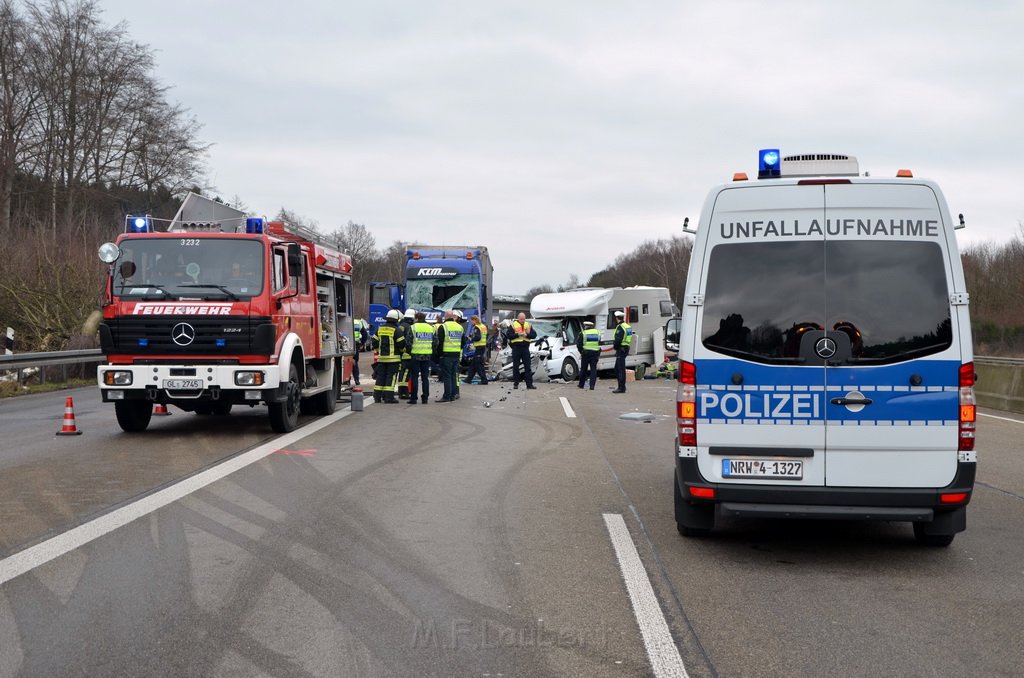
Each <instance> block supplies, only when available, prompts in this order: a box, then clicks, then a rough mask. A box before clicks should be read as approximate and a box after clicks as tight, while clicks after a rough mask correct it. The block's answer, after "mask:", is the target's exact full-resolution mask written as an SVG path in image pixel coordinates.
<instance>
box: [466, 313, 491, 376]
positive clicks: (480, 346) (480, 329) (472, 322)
mask: <svg viewBox="0 0 1024 678" xmlns="http://www.w3.org/2000/svg"><path fill="white" fill-rule="evenodd" d="M466 334H467V335H468V336H469V341H470V343H471V344H472V345H473V349H474V353H473V357H472V358H470V359H469V369H468V370H467V371H466V383H467V384H468V383H470V382H472V381H473V377H475V376H476V375H477V374H479V375H480V385H481V386H486V385H487V370H485V369H484V362H485V361H486V360H487V325H485V324H484V323H482V322H480V316H478V315H471V316H469V326H468V327H467V328H466Z"/></svg>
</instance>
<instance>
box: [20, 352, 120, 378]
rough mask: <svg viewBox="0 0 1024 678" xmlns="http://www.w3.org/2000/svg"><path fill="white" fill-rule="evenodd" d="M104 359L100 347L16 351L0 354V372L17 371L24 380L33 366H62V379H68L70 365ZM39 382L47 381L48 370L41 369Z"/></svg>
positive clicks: (98, 361)
mask: <svg viewBox="0 0 1024 678" xmlns="http://www.w3.org/2000/svg"><path fill="white" fill-rule="evenodd" d="M102 361H103V351H101V350H99V349H98V348H88V349H82V350H78V351H48V352H45V353H15V354H13V355H0V374H3V373H5V372H15V371H16V372H17V379H18V381H19V382H22V381H23V379H24V377H25V374H24V371H25V370H28V369H32V368H42V367H60V368H61V369H60V378H61V380H62V381H67V379H68V365H78V364H84V363H100V362H102ZM39 382H40V383H43V384H45V383H46V370H45V369H41V370H39Z"/></svg>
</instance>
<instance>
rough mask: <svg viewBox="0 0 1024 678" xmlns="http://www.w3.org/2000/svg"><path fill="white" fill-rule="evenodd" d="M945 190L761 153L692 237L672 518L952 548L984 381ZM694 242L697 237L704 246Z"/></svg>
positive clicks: (849, 160)
mask: <svg viewBox="0 0 1024 678" xmlns="http://www.w3.org/2000/svg"><path fill="white" fill-rule="evenodd" d="M962 225H963V217H962V215H961V217H960V220H959V222H958V223H954V222H953V221H952V219H951V218H950V214H949V209H948V208H947V206H946V202H945V199H944V197H943V195H942V193H941V191H940V190H939V188H938V186H936V185H935V184H934V183H933V182H931V181H926V180H921V179H916V178H914V177H913V176H912V173H911V172H909V171H907V170H900V171H899V172H898V173H897V176H896V177H892V178H879V177H874V176H871V177H868V176H860V174H859V169H858V165H857V161H856V158H853V157H850V156H845V155H802V156H791V157H782V156H780V154H779V152H778V151H777V150H774V149H768V150H763V151H761V157H760V168H759V180H758V181H748V180H747V178H746V176H745V175H743V174H738V175H736V177H734V181H733V182H732V183H730V184H725V185H722V186H719V187H716V188H714V189H712V191H711V192H710V194H709V195H708V198H707V200H706V201H705V203H704V207H703V210H702V212H701V216H700V222H699V226H698V228H697V230H696V232H695V235H696V237H695V242H694V248H693V255H692V259H691V262H690V268H689V275H688V278H687V283H686V292H685V295H684V300H683V301H684V309H683V316H682V332H681V336H680V345H679V358H680V365H679V367H680V369H679V382H680V383H679V386H678V389H677V397H676V400H677V403H676V405H677V412H676V415H677V422H678V436H677V439H676V474H675V476H676V477H675V483H674V485H675V518H676V523H677V525H678V528H679V531H680V533H682V534H683V535H686V536H703V535H706V534H707V533H708V532H709V531H710V530H711V529H712V528H713V527H714V524H715V518H716V514H719V515H723V516H734V517H768V518H825V519H852V520H886V521H909V522H912V523H913V526H914V535H915V537H916V538H917V540H918V541H919V542H922V543H925V544H930V545H935V546H946V545H948V544H950V543H951V542H952V541H953V537H954V535H955V534H956V533H957V532H960V531H963V530H964V529H965V528H966V524H967V523H966V506H967V504H968V502H969V501H970V497H971V492H972V490H973V486H974V475H975V465H976V464H975V462H976V457H975V452H974V420H975V406H974V391H973V384H974V365H973V362H972V361H973V354H972V345H971V328H970V321H969V318H968V312H967V310H968V309H967V301H968V295H967V291H966V289H965V286H964V276H963V270H962V268H961V264H960V255H959V253H958V249H957V244H956V239H955V236H954V229H955V228H959V227H961V226H962ZM691 232H692V231H691Z"/></svg>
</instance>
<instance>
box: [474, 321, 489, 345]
mask: <svg viewBox="0 0 1024 678" xmlns="http://www.w3.org/2000/svg"><path fill="white" fill-rule="evenodd" d="M476 328H477V329H478V330H480V338H479V339H477V340H476V341H474V342H473V345H474V346H476V347H477V348H483V347H485V346H487V325H484V324H483V323H480V324H479V325H476Z"/></svg>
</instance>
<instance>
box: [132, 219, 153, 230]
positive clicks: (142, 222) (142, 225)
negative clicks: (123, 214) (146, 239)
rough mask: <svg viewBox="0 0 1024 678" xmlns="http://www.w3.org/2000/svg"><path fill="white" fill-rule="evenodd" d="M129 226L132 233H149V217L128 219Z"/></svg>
mask: <svg viewBox="0 0 1024 678" xmlns="http://www.w3.org/2000/svg"><path fill="white" fill-rule="evenodd" d="M128 226H129V227H130V228H131V232H132V233H149V231H150V230H151V229H150V223H149V217H128Z"/></svg>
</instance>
